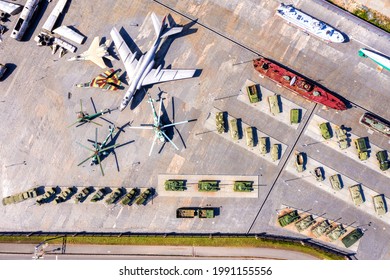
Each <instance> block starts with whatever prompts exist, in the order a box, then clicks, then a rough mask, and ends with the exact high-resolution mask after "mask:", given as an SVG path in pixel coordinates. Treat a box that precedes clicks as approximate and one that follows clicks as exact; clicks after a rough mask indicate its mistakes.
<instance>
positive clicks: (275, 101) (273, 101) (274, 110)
mask: <svg viewBox="0 0 390 280" xmlns="http://www.w3.org/2000/svg"><path fill="white" fill-rule="evenodd" d="M268 103H269V110H270V111H271V114H272V115H274V116H275V115H277V114H279V113H280V106H279V98H278V96H277V95H272V96H268Z"/></svg>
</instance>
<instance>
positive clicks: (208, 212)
mask: <svg viewBox="0 0 390 280" xmlns="http://www.w3.org/2000/svg"><path fill="white" fill-rule="evenodd" d="M198 217H199V218H201V219H203V218H206V219H210V218H214V217H215V209H214V208H199V209H198Z"/></svg>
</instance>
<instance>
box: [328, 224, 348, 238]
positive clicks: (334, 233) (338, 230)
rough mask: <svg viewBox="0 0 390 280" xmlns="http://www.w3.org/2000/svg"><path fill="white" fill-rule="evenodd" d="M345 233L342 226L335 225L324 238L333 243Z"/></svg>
mask: <svg viewBox="0 0 390 280" xmlns="http://www.w3.org/2000/svg"><path fill="white" fill-rule="evenodd" d="M346 232H347V231H346V230H345V229H344V227H343V225H342V224H339V225H337V226H336V227H335V228H333V229H331V230H330V231H329V232H328V233H327V234H326V236H327V237H328V238H329V239H330V240H331V241H332V242H333V241H336V240H337V239H339V238H340V237H341V236H342V235H343V234H345V233H346Z"/></svg>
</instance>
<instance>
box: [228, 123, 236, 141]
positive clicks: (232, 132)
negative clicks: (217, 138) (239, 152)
mask: <svg viewBox="0 0 390 280" xmlns="http://www.w3.org/2000/svg"><path fill="white" fill-rule="evenodd" d="M229 130H230V136H231V137H232V139H233V140H234V141H237V140H238V126H237V120H236V119H231V120H230V122H229Z"/></svg>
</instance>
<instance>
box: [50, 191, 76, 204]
mask: <svg viewBox="0 0 390 280" xmlns="http://www.w3.org/2000/svg"><path fill="white" fill-rule="evenodd" d="M74 192H75V191H74V188H73V187H70V188H66V189H65V190H63V191H62V192H61V193H60V195H59V196H57V197H56V199H54V203H56V204H58V203H61V202H65V201H66V200H68V199H69V198H70V197H71V196H72V194H73V193H74Z"/></svg>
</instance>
